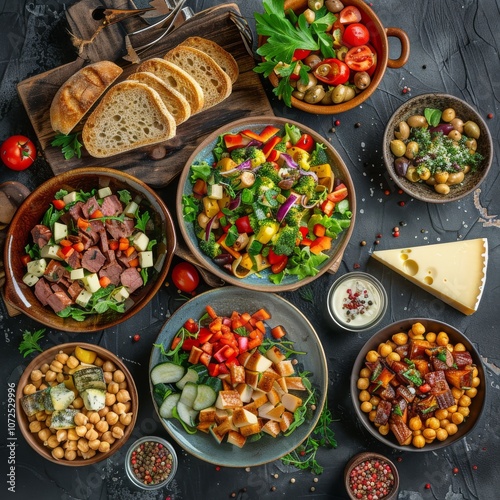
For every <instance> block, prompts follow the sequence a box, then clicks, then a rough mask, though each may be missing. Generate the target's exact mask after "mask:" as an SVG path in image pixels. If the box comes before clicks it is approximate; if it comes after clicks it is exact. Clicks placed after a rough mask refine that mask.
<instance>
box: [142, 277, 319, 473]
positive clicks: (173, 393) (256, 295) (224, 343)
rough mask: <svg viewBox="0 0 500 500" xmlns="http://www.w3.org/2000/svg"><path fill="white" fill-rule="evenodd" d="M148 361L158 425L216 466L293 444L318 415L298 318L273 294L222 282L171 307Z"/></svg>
mask: <svg viewBox="0 0 500 500" xmlns="http://www.w3.org/2000/svg"><path fill="white" fill-rule="evenodd" d="M149 369H150V386H151V393H152V396H153V400H154V404H155V408H156V411H157V412H158V415H159V418H160V420H161V423H162V424H163V426H164V427H165V429H166V430H167V432H168V433H169V434H170V435H171V436H172V438H173V439H174V440H175V441H177V443H178V444H179V445H180V446H182V447H183V448H184V449H185V450H186V451H188V452H189V453H191V454H193V455H194V456H196V457H198V458H200V459H202V460H205V461H207V462H210V463H213V464H216V465H221V466H225V467H250V466H256V465H260V464H265V463H268V462H271V461H274V460H277V459H279V458H281V457H283V456H285V455H287V454H289V453H291V452H292V451H293V450H295V449H296V448H297V447H298V446H299V445H300V444H301V443H302V442H303V441H304V440H305V439H306V438H307V437H308V436H309V434H310V433H311V432H312V431H313V429H314V427H315V426H316V424H317V422H318V421H319V418H320V416H321V413H322V410H323V407H324V404H325V398H326V391H327V383H328V374H327V366H326V358H325V354H324V351H323V347H322V345H321V342H320V340H319V338H318V336H317V334H316V332H315V331H314V329H313V327H312V326H311V324H310V323H309V321H308V320H307V318H306V317H305V316H304V315H303V314H302V313H301V312H300V311H299V310H298V309H297V308H296V307H295V306H293V305H292V304H290V303H289V302H287V301H286V300H284V299H283V298H281V297H280V296H278V295H275V294H273V293H264V292H254V291H250V290H245V289H243V288H239V287H232V286H228V287H222V288H217V289H213V290H211V291H208V292H205V293H202V294H200V295H197V296H195V297H194V298H193V299H191V300H190V301H189V302H187V303H185V304H184V305H183V306H181V307H180V308H179V309H178V310H177V311H176V312H175V313H174V314H173V316H172V317H171V318H170V319H169V320H168V321H167V322H166V323H165V325H164V326H163V328H162V330H161V331H160V334H159V335H158V338H157V340H156V342H155V343H154V347H153V350H152V353H151V358H150V365H149Z"/></svg>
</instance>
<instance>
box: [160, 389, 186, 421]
mask: <svg viewBox="0 0 500 500" xmlns="http://www.w3.org/2000/svg"><path fill="white" fill-rule="evenodd" d="M180 398H181V395H180V393H179V392H174V393H172V394H170V395H169V396H167V397H166V398H165V399H164V400H163V403H162V404H161V406H160V410H159V413H160V417H162V418H174V415H173V413H172V410H173V409H174V408H175V407H176V406H177V403H178V402H179V399H180Z"/></svg>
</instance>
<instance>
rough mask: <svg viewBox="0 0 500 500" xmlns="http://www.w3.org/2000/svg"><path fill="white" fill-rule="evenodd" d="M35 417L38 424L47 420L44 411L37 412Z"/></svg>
mask: <svg viewBox="0 0 500 500" xmlns="http://www.w3.org/2000/svg"><path fill="white" fill-rule="evenodd" d="M35 417H36V419H37V420H38V421H39V422H45V421H46V420H47V417H48V415H47V414H46V413H45V412H44V411H39V412H38V413H37V414H36V415H35Z"/></svg>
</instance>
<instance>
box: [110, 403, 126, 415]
mask: <svg viewBox="0 0 500 500" xmlns="http://www.w3.org/2000/svg"><path fill="white" fill-rule="evenodd" d="M113 411H114V412H115V413H116V414H117V415H121V414H122V413H126V412H125V404H124V403H115V404H114V405H113Z"/></svg>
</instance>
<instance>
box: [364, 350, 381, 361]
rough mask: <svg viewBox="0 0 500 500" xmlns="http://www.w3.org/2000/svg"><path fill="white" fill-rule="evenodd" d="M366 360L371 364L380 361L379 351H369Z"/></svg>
mask: <svg viewBox="0 0 500 500" xmlns="http://www.w3.org/2000/svg"><path fill="white" fill-rule="evenodd" d="M365 358H366V361H368V362H369V363H374V362H375V361H377V360H378V358H379V355H378V352H377V351H368V352H367V353H366V356H365Z"/></svg>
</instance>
